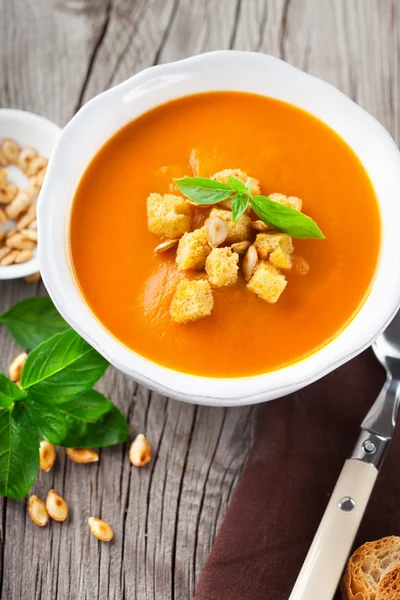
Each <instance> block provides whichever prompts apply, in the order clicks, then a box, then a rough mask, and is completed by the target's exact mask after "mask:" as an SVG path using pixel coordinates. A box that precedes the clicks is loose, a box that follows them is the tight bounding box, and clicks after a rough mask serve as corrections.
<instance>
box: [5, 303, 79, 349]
mask: <svg viewBox="0 0 400 600" xmlns="http://www.w3.org/2000/svg"><path fill="white" fill-rule="evenodd" d="M0 323H2V324H3V325H5V326H6V327H7V329H8V331H9V332H10V333H11V335H12V336H13V338H14V339H15V341H16V342H17V343H18V344H19V345H20V346H22V347H23V348H26V349H27V350H32V349H33V348H36V346H38V345H39V344H41V343H42V342H44V341H45V340H48V339H49V337H51V336H52V335H54V334H55V333H59V332H60V331H65V330H66V329H68V328H69V325H68V323H66V322H65V321H64V319H63V318H62V317H61V315H60V314H59V313H58V311H57V309H56V307H55V306H54V304H53V303H52V301H51V300H50V298H48V297H47V296H43V297H34V298H27V299H26V300H22V301H21V302H17V304H14V306H13V307H12V308H10V309H9V310H7V311H6V312H5V313H3V314H2V315H0Z"/></svg>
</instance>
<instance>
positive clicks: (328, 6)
mask: <svg viewBox="0 0 400 600" xmlns="http://www.w3.org/2000/svg"><path fill="white" fill-rule="evenodd" d="M1 12H2V19H1V21H0V31H1V37H2V40H4V43H3V44H2V45H1V47H0V73H1V77H0V104H1V105H3V106H4V105H8V106H16V107H21V108H26V109H29V110H33V111H36V112H39V113H40V114H44V115H45V116H48V117H50V118H52V119H54V120H55V121H56V122H58V123H60V124H63V123H65V122H66V121H67V120H68V118H69V117H70V116H71V115H72V114H73V112H74V110H75V109H76V108H77V107H79V105H80V104H81V102H84V101H86V100H88V99H89V98H90V97H92V96H93V95H95V94H96V93H98V92H100V91H102V90H103V89H105V88H106V87H109V86H110V85H114V84H115V83H118V82H119V81H121V80H123V79H125V78H126V77H128V76H130V75H132V74H133V73H135V72H137V71H138V70H140V69H142V68H144V67H146V66H149V65H151V64H154V63H156V62H165V61H169V60H175V59H179V58H183V57H185V56H189V55H191V54H196V53H199V52H203V51H207V50H212V49H217V48H227V47H233V48H237V49H246V50H261V51H264V52H269V53H272V54H274V55H276V56H283V57H284V58H285V59H286V60H288V61H289V62H291V63H293V64H295V65H296V66H299V67H301V68H304V69H306V70H308V71H309V72H311V73H313V74H315V75H318V76H321V77H323V78H324V79H327V80H328V81H331V82H332V83H334V84H335V85H337V86H338V87H339V88H340V89H342V90H343V91H345V92H346V93H347V94H349V95H350V96H352V97H353V98H354V99H356V100H357V101H358V102H360V103H361V104H362V105H363V106H365V107H366V108H367V110H369V111H370V112H372V114H374V115H375V116H376V117H377V118H378V119H379V120H381V121H382V122H383V123H384V124H385V126H386V127H388V129H389V130H390V131H391V132H392V133H393V134H394V135H395V136H396V139H397V140H399V139H400V130H399V111H400V108H399V102H398V87H399V81H398V68H399V64H400V44H399V34H398V29H399V15H400V2H399V0H384V1H383V2H379V3H378V2H375V1H374V0H350V1H349V0H347V1H346V0H321V1H320V2H314V1H312V0H221V1H218V2H215V1H214V0H202V2H191V1H190V0H165V2H160V1H158V0H86V1H85V0H52V1H51V2H49V1H48V0H3V3H2V6H1ZM3 15H4V18H3ZM17 25H18V27H17ZM0 135H1V132H0ZM33 290H35V291H36V288H35V287H32V286H28V285H27V284H25V283H23V282H22V283H21V282H18V283H15V282H14V283H11V282H2V283H0V310H2V309H5V308H6V307H8V306H10V305H12V304H13V303H14V302H15V301H16V300H17V299H21V298H23V297H26V296H28V295H30V294H32V293H33ZM42 292H43V290H42V289H41V290H40V293H42ZM17 350H18V349H17V347H16V345H15V344H14V343H13V342H12V340H11V338H10V337H9V336H8V335H7V334H6V333H5V332H4V330H3V329H0V368H2V369H5V368H6V367H7V364H8V362H9V360H10V358H11V357H12V356H13V355H14V354H15V353H16V352H17ZM101 389H102V390H103V391H104V392H105V393H107V394H108V395H110V396H111V397H112V398H113V400H114V401H115V402H116V403H117V404H118V405H119V406H120V407H121V409H122V410H123V411H124V412H125V414H127V416H128V417H129V420H130V423H131V429H132V431H131V438H132V437H133V435H135V434H136V433H138V432H140V431H145V432H146V433H147V435H148V437H149V439H150V441H151V443H152V445H153V449H154V459H153V462H152V463H151V464H150V466H149V467H148V468H146V469H143V470H138V469H135V468H133V467H131V465H130V464H129V462H128V460H127V448H126V447H123V446H121V447H118V448H112V449H105V450H103V451H102V452H101V461H100V463H99V464H95V465H76V464H73V463H71V462H70V461H66V460H65V457H64V452H63V451H61V450H60V451H59V453H58V461H57V465H56V466H55V468H54V470H53V471H52V472H50V473H48V474H44V473H41V474H40V475H39V478H38V482H37V483H36V484H35V487H34V491H35V493H37V494H38V495H40V496H44V495H45V494H46V492H47V491H48V489H49V488H50V487H53V486H54V487H55V488H56V489H57V490H59V491H60V492H61V493H63V494H65V496H66V498H67V499H68V501H69V503H70V506H71V518H70V519H69V522H68V523H64V524H62V525H60V524H57V523H51V525H50V526H49V527H47V528H45V529H44V530H41V529H38V528H36V527H34V525H33V524H32V523H31V522H30V520H29V518H27V517H26V508H25V502H16V501H7V503H6V506H5V509H3V512H2V515H0V523H1V542H2V543H1V545H0V548H2V552H3V554H2V555H1V556H0V561H1V563H0V565H1V571H2V577H1V587H0V589H1V593H0V598H2V599H7V600H9V599H11V598H21V599H23V600H25V598H26V599H28V598H29V599H31V598H41V599H42V600H50V599H51V600H53V599H54V598H55V597H57V598H59V599H60V600H63V599H64V598H65V599H66V598H68V599H78V598H79V599H85V598H90V599H91V600H92V598H94V597H97V598H101V599H106V598H107V599H108V598H110V599H113V598H115V599H117V598H118V599H121V598H127V597H129V598H138V599H140V600H145V599H146V600H147V599H148V600H150V599H155V598H157V599H158V598H173V599H176V600H178V599H179V600H181V599H182V600H183V599H185V600H186V599H187V598H189V597H190V595H191V593H192V592H193V589H194V585H195V581H196V579H197V578H198V576H199V572H200V570H201V567H202V565H203V563H204V561H205V559H206V556H207V554H208V551H209V549H210V547H211V545H212V541H213V539H214V536H215V533H216V530H217V527H218V525H219V523H220V522H221V519H222V518H223V515H224V513H225V510H226V507H227V503H228V501H229V498H230V495H231V493H232V490H233V488H234V485H235V482H236V481H237V478H238V476H239V473H240V470H241V468H242V466H243V463H244V460H245V456H246V454H247V452H248V449H249V446H250V443H251V438H252V432H253V429H254V424H255V423H256V420H257V412H258V409H250V408H242V409H225V410H224V409H209V408H196V407H194V406H190V405H184V404H182V403H179V402H175V401H173V400H167V399H165V398H163V397H161V396H158V395H157V394H150V393H149V392H147V390H146V389H145V388H143V387H140V386H136V384H135V383H134V382H132V381H129V380H128V379H127V378H125V377H124V376H123V375H122V374H120V373H117V372H116V371H115V370H113V369H110V371H109V373H108V374H107V376H106V377H105V378H104V381H103V382H102V383H101ZM90 515H95V516H97V515H101V516H102V517H104V518H105V519H107V520H109V521H110V522H111V523H112V525H113V526H114V528H115V541H114V542H112V543H111V544H110V545H104V544H103V545H101V544H99V543H98V542H97V541H96V540H95V539H94V538H93V537H92V536H91V535H90V534H89V531H88V528H87V524H86V523H87V518H88V516H90ZM22 553H23V568H21V556H22Z"/></svg>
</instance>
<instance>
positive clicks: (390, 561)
mask: <svg viewBox="0 0 400 600" xmlns="http://www.w3.org/2000/svg"><path fill="white" fill-rule="evenodd" d="M399 563H400V537H397V536H390V537H385V538H382V539H381V540H377V541H376V542H367V543H366V544H363V546H360V548H358V550H356V551H355V552H354V554H353V555H352V556H351V557H350V558H349V561H348V563H347V567H346V570H345V573H344V575H343V579H342V582H341V590H342V596H343V600H378V598H377V592H378V585H379V582H380V580H381V578H382V576H383V575H384V574H385V573H387V572H388V571H389V570H390V569H391V568H392V567H393V566H394V565H396V564H399ZM384 598H385V600H389V599H390V600H394V599H395V598H397V599H398V600H400V595H399V596H386V597H385V596H384Z"/></svg>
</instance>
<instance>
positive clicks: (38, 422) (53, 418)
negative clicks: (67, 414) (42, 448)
mask: <svg viewBox="0 0 400 600" xmlns="http://www.w3.org/2000/svg"><path fill="white" fill-rule="evenodd" d="M64 400H65V399H64ZM24 404H25V407H26V410H27V414H28V418H29V422H30V424H31V427H32V428H33V429H36V431H37V432H38V434H39V437H40V439H41V440H47V441H49V442H51V443H52V444H56V445H57V446H60V445H61V444H62V441H63V439H65V437H66V435H67V425H66V422H65V419H64V415H63V414H62V413H61V412H60V411H59V410H57V408H56V407H57V406H59V405H58V404H46V403H45V402H42V401H41V400H38V399H37V398H36V397H35V396H31V394H30V392H28V398H27V400H26V401H25V402H24Z"/></svg>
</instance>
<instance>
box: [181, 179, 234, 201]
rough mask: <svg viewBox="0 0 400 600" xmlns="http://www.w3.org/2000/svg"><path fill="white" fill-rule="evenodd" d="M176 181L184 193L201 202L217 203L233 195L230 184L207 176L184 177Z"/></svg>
mask: <svg viewBox="0 0 400 600" xmlns="http://www.w3.org/2000/svg"><path fill="white" fill-rule="evenodd" d="M174 182H175V184H176V186H177V188H178V189H179V190H180V191H181V192H182V194H184V195H185V196H186V197H187V198H189V199H190V200H193V201H194V202H198V203H199V204H217V203H218V202H222V201H223V200H227V199H228V198H229V197H230V196H231V195H232V190H231V188H230V187H229V185H226V184H225V183H220V182H219V181H213V180H212V179H207V178H206V177H182V178H181V179H174Z"/></svg>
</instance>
